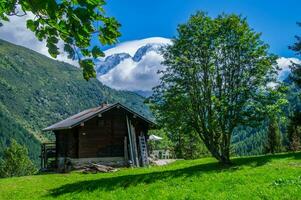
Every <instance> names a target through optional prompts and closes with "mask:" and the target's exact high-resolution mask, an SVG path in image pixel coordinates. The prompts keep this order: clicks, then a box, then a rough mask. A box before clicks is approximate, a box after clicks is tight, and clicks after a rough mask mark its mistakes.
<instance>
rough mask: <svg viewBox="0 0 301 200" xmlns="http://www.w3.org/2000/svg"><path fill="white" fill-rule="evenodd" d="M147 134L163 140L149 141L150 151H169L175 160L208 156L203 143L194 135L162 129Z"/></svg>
mask: <svg viewBox="0 0 301 200" xmlns="http://www.w3.org/2000/svg"><path fill="white" fill-rule="evenodd" d="M148 134H149V135H151V134H154V135H157V136H159V137H162V138H163V139H162V140H159V141H149V142H148V143H149V146H150V148H151V149H166V150H170V151H171V152H172V153H173V155H175V156H176V158H184V159H197V158H201V157H204V156H208V151H207V149H206V147H205V146H204V143H203V142H202V141H201V139H200V138H199V137H198V136H197V134H195V133H192V132H190V134H187V133H183V132H181V133H178V132H173V133H171V132H166V131H164V130H163V129H158V130H150V131H149V132H148Z"/></svg>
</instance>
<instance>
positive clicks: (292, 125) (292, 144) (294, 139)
mask: <svg viewBox="0 0 301 200" xmlns="http://www.w3.org/2000/svg"><path fill="white" fill-rule="evenodd" d="M287 137H288V142H289V143H288V150H291V151H298V150H300V147H301V143H300V141H301V113H299V112H295V113H294V116H293V117H291V119H290V121H289V124H288V128H287Z"/></svg>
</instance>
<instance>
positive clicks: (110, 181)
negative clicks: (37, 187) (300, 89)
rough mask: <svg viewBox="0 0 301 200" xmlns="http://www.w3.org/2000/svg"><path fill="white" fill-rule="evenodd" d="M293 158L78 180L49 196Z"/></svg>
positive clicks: (243, 159)
mask: <svg viewBox="0 0 301 200" xmlns="http://www.w3.org/2000/svg"><path fill="white" fill-rule="evenodd" d="M283 158H293V159H301V152H299V153H286V154H277V155H267V156H257V157H241V158H234V159H233V165H231V166H223V165H221V164H219V163H217V162H211V163H204V164H199V165H194V166H190V167H186V168H180V169H171V170H168V169H167V170H165V171H160V172H147V173H141V174H133V175H120V176H116V177H109V178H108V177H106V178H100V179H97V180H87V181H79V182H76V183H71V184H66V185H63V186H61V187H59V188H55V189H53V190H51V191H50V194H49V195H50V196H53V197H58V196H60V195H63V194H67V193H80V192H83V191H88V192H89V191H91V192H92V191H94V190H97V189H100V190H103V191H112V190H115V189H118V188H127V187H130V186H136V185H138V184H141V183H144V184H149V183H153V182H156V181H158V180H161V181H162V180H167V179H169V178H177V177H190V176H197V175H201V174H202V173H213V172H219V171H227V172H233V171H236V170H239V168H240V167H241V166H250V167H259V166H263V165H265V164H266V163H268V162H270V161H271V160H274V159H283Z"/></svg>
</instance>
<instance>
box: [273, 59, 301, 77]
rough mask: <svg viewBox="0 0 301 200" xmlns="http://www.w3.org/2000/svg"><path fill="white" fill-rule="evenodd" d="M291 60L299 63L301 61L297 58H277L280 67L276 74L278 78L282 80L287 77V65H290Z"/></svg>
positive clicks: (288, 71)
mask: <svg viewBox="0 0 301 200" xmlns="http://www.w3.org/2000/svg"><path fill="white" fill-rule="evenodd" d="M292 62H294V63H301V61H300V60H299V59H297V58H285V57H281V58H279V59H277V64H278V66H279V67H280V71H279V74H278V78H279V80H281V81H282V80H284V79H286V78H287V76H288V75H289V73H290V72H291V70H290V68H289V66H290V65H291V63H292Z"/></svg>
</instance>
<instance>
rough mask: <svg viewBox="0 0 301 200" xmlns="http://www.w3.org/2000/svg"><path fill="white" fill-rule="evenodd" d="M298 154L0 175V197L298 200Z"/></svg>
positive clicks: (23, 199) (300, 169)
mask: <svg viewBox="0 0 301 200" xmlns="http://www.w3.org/2000/svg"><path fill="white" fill-rule="evenodd" d="M300 158H301V153H300V152H299V153H290V154H277V155H269V156H257V157H255V156H253V157H243V158H233V159H232V161H233V165H232V166H230V167H229V166H221V165H220V164H219V163H217V162H216V161H215V160H213V159H212V158H203V159H198V160H180V161H176V162H175V163H172V164H170V165H167V166H158V167H149V168H136V169H120V170H119V171H118V172H114V173H106V174H103V173H99V174H82V173H70V174H42V175H38V176H30V177H20V178H13V179H0V197H1V199H2V200H10V199H14V200H31V199H43V200H44V199H45V200H53V199H56V200H69V199H89V200H94V199H100V197H101V199H110V200H114V199H137V200H140V199H160V200H167V199H169V200H170V199H181V200H182V199H183V200H184V199H201V200H216V199H218V200H229V199H231V200H242V199H243V200H245V199H258V200H259V199H269V200H270V199H271V200H281V199H283V200H298V199H300V195H301V191H300V187H301V179H300V174H301V167H300V166H301V160H300Z"/></svg>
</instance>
